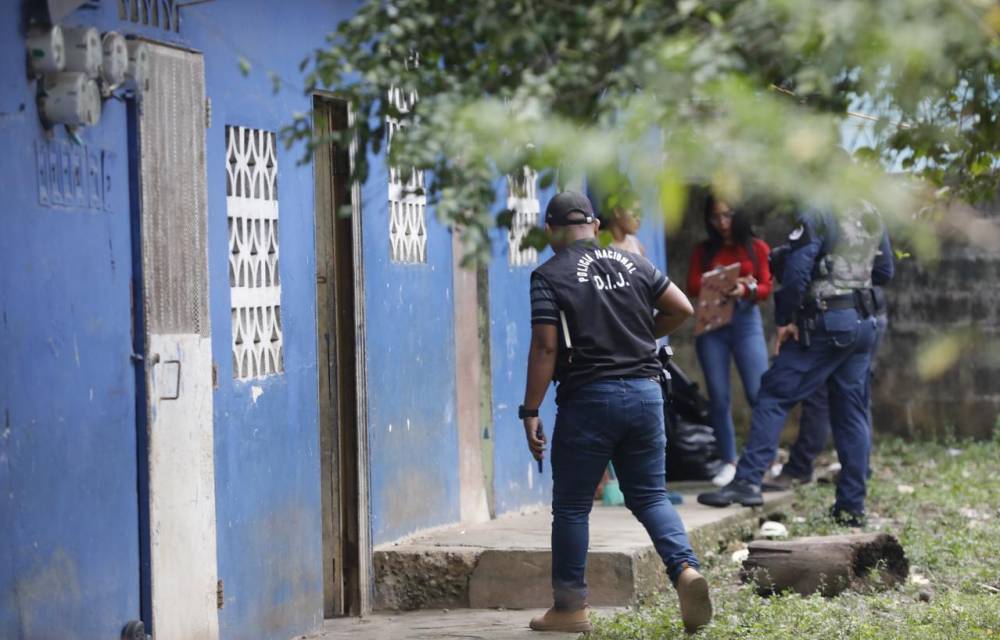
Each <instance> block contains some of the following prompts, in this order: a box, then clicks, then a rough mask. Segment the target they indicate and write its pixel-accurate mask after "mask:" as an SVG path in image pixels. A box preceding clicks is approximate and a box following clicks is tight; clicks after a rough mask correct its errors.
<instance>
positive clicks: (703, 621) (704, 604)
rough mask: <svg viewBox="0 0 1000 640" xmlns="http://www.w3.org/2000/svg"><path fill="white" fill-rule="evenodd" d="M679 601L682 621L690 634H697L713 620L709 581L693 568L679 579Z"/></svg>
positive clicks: (689, 568)
mask: <svg viewBox="0 0 1000 640" xmlns="http://www.w3.org/2000/svg"><path fill="white" fill-rule="evenodd" d="M677 599H678V600H680V603H681V621H682V622H684V630H685V631H687V632H688V633H695V632H697V631H698V630H699V629H701V628H702V627H704V626H705V625H707V624H708V623H709V622H710V621H711V620H712V598H711V597H709V595H708V580H706V579H705V577H704V576H703V575H701V574H700V573H698V572H697V571H695V570H694V569H693V568H691V567H688V568H687V569H685V570H684V571H682V572H681V575H680V577H679V578H677Z"/></svg>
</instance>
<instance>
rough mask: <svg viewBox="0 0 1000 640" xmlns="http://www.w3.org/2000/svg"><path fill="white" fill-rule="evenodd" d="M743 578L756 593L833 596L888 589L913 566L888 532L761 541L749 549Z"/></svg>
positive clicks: (741, 575) (900, 579) (899, 580)
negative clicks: (849, 590)
mask: <svg viewBox="0 0 1000 640" xmlns="http://www.w3.org/2000/svg"><path fill="white" fill-rule="evenodd" d="M748 549H749V551H750V555H749V557H747V559H746V560H744V561H743V567H742V569H741V570H740V578H741V579H742V580H743V582H744V583H749V582H753V583H756V585H757V593H759V594H760V595H771V594H774V593H781V592H783V591H788V590H791V591H794V592H796V593H800V594H802V595H810V594H813V593H817V592H819V593H821V594H822V595H824V596H835V595H837V594H839V593H841V592H842V591H844V590H845V589H854V590H857V591H865V590H871V589H877V588H889V587H892V586H894V585H896V584H899V583H901V582H903V581H904V580H906V577H907V575H908V574H909V572H910V563H909V561H908V560H907V559H906V554H905V553H904V551H903V547H902V546H901V545H900V544H899V541H897V540H896V538H894V537H893V536H891V535H889V534H887V533H859V534H854V535H844V536H815V537H809V538H799V539H797V540H782V541H778V540H758V541H755V542H751V543H750V544H749V545H748Z"/></svg>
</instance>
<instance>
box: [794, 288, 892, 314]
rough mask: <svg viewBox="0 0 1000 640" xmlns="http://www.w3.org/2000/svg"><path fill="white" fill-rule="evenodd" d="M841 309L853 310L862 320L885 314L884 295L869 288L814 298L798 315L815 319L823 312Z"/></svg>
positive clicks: (877, 289)
mask: <svg viewBox="0 0 1000 640" xmlns="http://www.w3.org/2000/svg"><path fill="white" fill-rule="evenodd" d="M842 309H854V310H856V311H857V312H858V314H860V315H861V317H862V318H869V317H871V316H874V315H878V314H881V313H885V309H886V304H885V295H884V294H883V293H882V289H881V288H880V287H870V288H866V289H855V290H854V291H852V292H850V293H845V294H843V295H839V296H831V297H829V298H816V299H814V300H809V301H808V302H806V303H805V305H803V307H802V310H801V311H800V315H801V316H802V317H815V316H817V315H819V314H821V313H823V312H824V311H838V310H842Z"/></svg>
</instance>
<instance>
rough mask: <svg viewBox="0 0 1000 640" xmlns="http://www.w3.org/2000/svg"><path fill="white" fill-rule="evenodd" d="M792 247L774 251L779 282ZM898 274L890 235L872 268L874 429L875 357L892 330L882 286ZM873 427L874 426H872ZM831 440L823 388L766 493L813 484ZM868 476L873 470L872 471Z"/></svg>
mask: <svg viewBox="0 0 1000 640" xmlns="http://www.w3.org/2000/svg"><path fill="white" fill-rule="evenodd" d="M788 248H789V246H788V245H782V246H781V247H778V248H777V249H776V250H775V251H772V252H771V256H772V260H771V273H772V274H773V275H774V277H775V279H776V280H778V281H779V282H780V281H781V279H782V277H784V272H785V265H784V257H785V255H786V254H787V250H788ZM894 273H895V263H894V261H893V258H892V246H891V245H890V244H889V236H888V235H883V236H882V244H881V245H880V246H879V255H878V256H877V257H876V259H875V266H874V267H873V268H872V285H873V287H872V290H873V292H874V297H875V344H874V345H873V346H872V366H871V371H872V375H871V376H869V378H868V386H869V391H868V424H869V427H872V424H871V421H872V410H871V380H872V378H873V377H874V375H875V356H876V355H877V354H878V348H879V345H880V344H881V343H882V340H883V339H884V338H885V334H886V331H887V330H888V328H889V310H888V305H887V304H886V299H885V292H884V290H883V289H882V287H883V286H885V285H888V284H889V283H890V282H891V281H892V277H893V275H894ZM872 428H873V427H872ZM829 439H830V403H829V393H828V392H827V388H826V385H820V386H819V388H818V389H816V392H815V393H813V394H812V395H811V396H809V397H808V398H806V399H805V400H804V401H803V402H802V415H801V416H800V418H799V433H798V436H797V437H796V438H795V443H794V444H792V446H791V448H790V449H789V453H788V462H786V463H785V464H784V466H783V467H782V469H781V473H780V474H778V476H777V477H774V478H772V479H771V480H770V481H768V482H764V484H763V485H761V487H762V489H763V490H764V491H765V492H767V491H787V490H788V489H791V488H792V487H793V486H794V485H797V484H806V483H809V482H812V476H813V462H815V460H816V458H817V457H818V456H819V454H820V453H822V452H823V449H825V448H826V443H827V441H828V440H829ZM868 475H869V476H870V475H871V471H870V470H869V474H868Z"/></svg>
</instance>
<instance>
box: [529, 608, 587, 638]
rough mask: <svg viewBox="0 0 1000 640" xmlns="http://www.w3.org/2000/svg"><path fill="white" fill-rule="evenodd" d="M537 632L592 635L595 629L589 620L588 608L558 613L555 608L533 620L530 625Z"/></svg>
mask: <svg viewBox="0 0 1000 640" xmlns="http://www.w3.org/2000/svg"><path fill="white" fill-rule="evenodd" d="M528 626H529V627H531V628H532V629H533V630H535V631H566V632H572V633H590V632H591V631H592V630H593V627H592V626H591V624H590V620H588V619H587V608H586V607H584V608H583V609H577V610H576V611H557V610H556V609H555V608H554V607H553V608H552V609H549V610H548V611H546V612H545V613H544V614H542V615H540V616H537V617H535V618H532V619H531V623H530V624H529V625H528Z"/></svg>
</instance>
